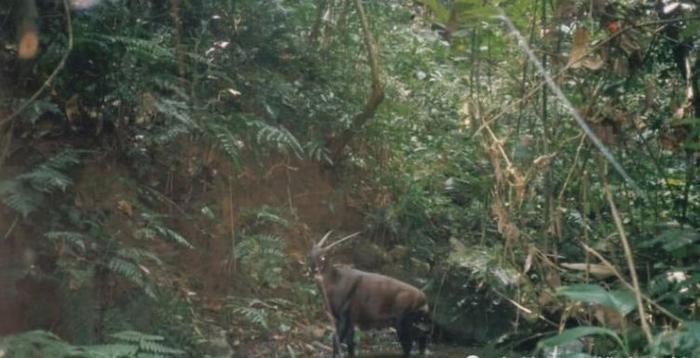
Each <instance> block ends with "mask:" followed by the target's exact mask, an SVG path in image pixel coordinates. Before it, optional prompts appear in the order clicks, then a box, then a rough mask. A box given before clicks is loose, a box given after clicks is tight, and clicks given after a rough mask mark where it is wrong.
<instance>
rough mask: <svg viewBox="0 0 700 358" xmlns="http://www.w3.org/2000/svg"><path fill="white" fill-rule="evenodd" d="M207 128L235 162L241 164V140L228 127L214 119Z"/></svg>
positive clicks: (237, 164)
mask: <svg viewBox="0 0 700 358" xmlns="http://www.w3.org/2000/svg"><path fill="white" fill-rule="evenodd" d="M207 129H208V131H209V133H210V134H211V136H212V137H214V139H215V140H216V144H217V146H218V147H219V148H221V150H223V151H224V152H225V153H226V155H228V157H229V159H230V160H231V162H233V164H235V165H236V166H239V165H240V163H241V153H240V145H241V143H242V142H241V140H240V139H239V138H237V137H236V136H235V135H234V134H233V133H232V132H231V130H229V129H228V128H227V127H225V126H223V125H219V124H217V123H216V122H214V121H211V122H209V124H208V125H207Z"/></svg>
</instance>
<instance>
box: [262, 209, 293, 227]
mask: <svg viewBox="0 0 700 358" xmlns="http://www.w3.org/2000/svg"><path fill="white" fill-rule="evenodd" d="M276 211H279V210H278V209H276V208H274V207H269V206H267V205H264V206H263V207H262V208H260V209H258V210H256V211H255V214H256V215H255V218H256V220H257V221H260V222H265V223H270V224H277V225H280V226H283V227H289V220H287V219H285V218H284V217H282V215H281V214H279V213H277V212H276Z"/></svg>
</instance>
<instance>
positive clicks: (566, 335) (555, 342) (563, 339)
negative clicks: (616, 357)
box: [537, 326, 627, 352]
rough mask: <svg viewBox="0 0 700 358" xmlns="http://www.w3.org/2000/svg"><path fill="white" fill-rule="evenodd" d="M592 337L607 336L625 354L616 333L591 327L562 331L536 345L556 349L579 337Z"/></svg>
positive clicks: (625, 349) (624, 349)
mask: <svg viewBox="0 0 700 358" xmlns="http://www.w3.org/2000/svg"><path fill="white" fill-rule="evenodd" d="M592 335H603V336H608V337H610V338H612V339H613V340H614V341H615V342H616V343H617V344H618V345H619V346H620V348H622V350H623V351H625V352H627V348H626V347H625V345H624V344H623V343H622V340H621V339H620V336H618V335H617V333H615V332H614V331H612V330H610V329H607V328H602V327H593V326H581V327H576V328H571V329H567V330H564V331H563V332H561V333H560V334H559V335H557V336H554V337H550V338H545V339H543V340H541V341H539V343H537V347H538V348H539V349H542V348H547V347H556V346H560V345H562V344H565V343H568V342H571V341H573V340H576V339H579V338H581V337H585V336H592Z"/></svg>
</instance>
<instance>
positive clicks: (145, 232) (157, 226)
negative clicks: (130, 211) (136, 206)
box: [136, 213, 194, 249]
mask: <svg viewBox="0 0 700 358" xmlns="http://www.w3.org/2000/svg"><path fill="white" fill-rule="evenodd" d="M141 215H142V217H143V218H144V219H145V220H146V227H144V228H142V229H140V230H138V231H137V233H136V235H137V236H138V237H142V238H148V239H153V238H155V237H160V238H162V239H165V240H168V241H172V242H174V243H177V244H180V245H182V246H185V247H187V248H190V249H191V248H194V246H192V244H190V242H189V241H187V239H186V238H185V237H184V236H182V235H180V234H179V233H177V232H176V231H174V230H172V229H170V228H168V227H167V226H165V225H163V224H162V223H161V222H160V217H159V216H158V215H153V214H148V213H143V214H141Z"/></svg>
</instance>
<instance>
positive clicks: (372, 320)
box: [309, 232, 430, 357]
mask: <svg viewBox="0 0 700 358" xmlns="http://www.w3.org/2000/svg"><path fill="white" fill-rule="evenodd" d="M355 235H356V234H353V235H350V236H347V237H345V238H343V239H340V240H338V241H336V242H335V243H332V244H330V245H327V246H325V247H324V246H322V245H323V243H324V242H325V241H326V240H327V239H328V238H329V236H330V232H329V233H327V234H326V235H325V236H324V237H323V239H321V241H320V242H319V243H318V244H315V245H313V246H312V248H311V252H310V253H309V258H310V266H311V270H312V271H313V273H314V276H315V277H316V279H317V282H318V283H319V286H320V288H321V290H322V294H323V296H324V300H325V303H326V306H327V307H326V309H327V310H328V311H329V313H330V315H331V316H332V320H333V323H334V324H335V331H336V334H335V336H334V340H333V356H334V357H337V356H338V355H339V354H340V343H341V342H344V343H345V344H346V345H347V350H348V354H349V355H350V356H351V357H353V356H354V348H355V345H354V341H353V340H354V327H355V326H358V327H360V328H361V329H372V328H377V329H380V328H387V327H394V328H395V329H396V331H397V334H398V338H399V341H400V342H401V346H402V348H403V351H404V355H406V356H408V355H409V354H410V352H411V348H412V346H413V341H417V342H418V348H419V350H420V352H421V353H424V352H425V348H426V343H427V336H428V332H429V330H426V329H422V328H420V327H418V326H419V325H420V326H424V325H425V324H426V323H429V322H430V319H429V315H428V312H429V309H428V303H427V298H426V296H425V294H424V293H423V292H422V291H421V290H419V289H418V288H416V287H414V286H412V285H409V284H407V283H405V282H402V281H399V280H397V279H394V278H391V277H388V276H384V275H380V274H376V273H370V272H365V271H360V270H356V269H352V268H348V267H335V266H333V265H331V264H330V263H329V262H327V260H326V254H327V253H328V251H329V249H330V248H331V247H333V246H336V245H338V244H339V243H340V242H342V241H345V240H348V239H349V238H351V237H353V236H355Z"/></svg>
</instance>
